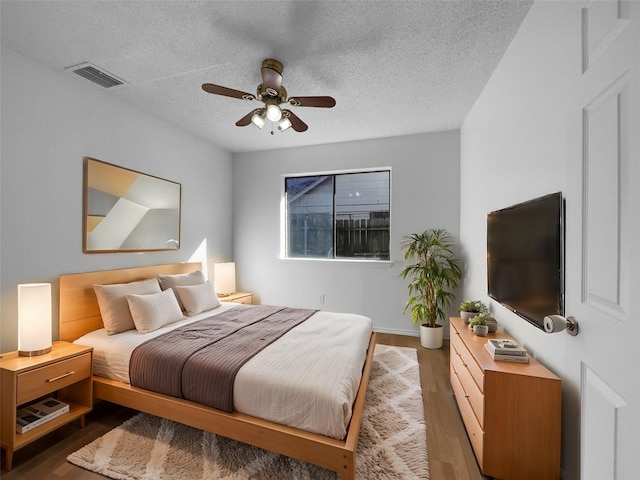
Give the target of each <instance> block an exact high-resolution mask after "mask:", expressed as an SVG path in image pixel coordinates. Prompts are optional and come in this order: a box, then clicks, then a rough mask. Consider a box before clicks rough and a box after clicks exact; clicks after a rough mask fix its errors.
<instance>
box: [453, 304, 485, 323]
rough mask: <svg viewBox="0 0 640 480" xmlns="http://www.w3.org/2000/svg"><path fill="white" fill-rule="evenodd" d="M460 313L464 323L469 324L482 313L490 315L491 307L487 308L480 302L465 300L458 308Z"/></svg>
mask: <svg viewBox="0 0 640 480" xmlns="http://www.w3.org/2000/svg"><path fill="white" fill-rule="evenodd" d="M458 311H459V312H460V318H462V320H464V323H466V324H469V321H470V320H471V319H472V318H473V317H475V316H477V315H480V314H481V313H489V307H487V306H486V305H485V304H484V303H483V302H481V301H480V300H465V301H464V302H462V303H461V304H460V306H459V307H458Z"/></svg>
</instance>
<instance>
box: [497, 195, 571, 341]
mask: <svg viewBox="0 0 640 480" xmlns="http://www.w3.org/2000/svg"><path fill="white" fill-rule="evenodd" d="M563 219H564V202H563V199H562V193H561V192H558V193H552V194H549V195H545V196H543V197H539V198H535V199H533V200H529V201H527V202H523V203H519V204H517V205H512V206H510V207H507V208H503V209H501V210H496V211H494V212H491V213H489V214H488V215H487V277H488V278H487V281H488V290H489V292H488V293H489V296H490V297H491V298H493V299H494V300H496V301H498V302H500V303H501V304H502V305H504V306H505V307H506V308H508V309H509V310H511V311H512V312H513V313H516V314H517V315H519V316H520V317H522V318H524V319H525V320H526V321H528V322H529V323H531V324H532V325H534V326H536V327H538V328H540V329H542V330H544V317H545V316H546V315H552V314H553V315H563V316H564V221H563Z"/></svg>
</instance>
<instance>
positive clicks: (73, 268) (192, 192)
mask: <svg viewBox="0 0 640 480" xmlns="http://www.w3.org/2000/svg"><path fill="white" fill-rule="evenodd" d="M0 58H1V75H2V76H1V91H0V94H1V97H2V113H1V115H2V118H1V122H2V123H1V128H2V131H1V133H2V146H1V162H2V163H1V166H0V173H1V184H0V187H1V215H0V218H1V221H2V229H1V238H0V247H1V258H0V294H1V299H2V307H1V311H2V321H1V331H0V334H1V337H2V338H1V345H0V347H1V351H8V350H11V349H15V348H16V347H17V311H16V302H17V289H16V285H17V284H19V283H30V282H52V283H53V301H54V304H53V306H54V337H56V336H57V323H58V322H57V319H58V315H57V305H58V302H57V293H58V289H57V278H58V276H59V275H60V274H62V273H73V272H81V271H91V270H102V269H110V268H119V267H132V266H138V265H152V264H160V263H173V262H180V261H187V260H189V259H190V258H191V256H192V255H193V254H194V252H196V251H197V250H198V248H199V247H200V246H201V245H202V244H203V242H205V241H206V247H207V252H206V254H205V255H206V257H208V260H209V263H211V262H213V261H220V260H228V259H230V258H231V253H232V250H231V216H230V213H229V212H230V211H231V155H230V154H229V153H228V152H226V151H224V150H222V149H220V148H217V147H216V146H213V145H212V144H210V143H208V142H206V141H204V140H202V139H200V138H198V137H195V136H193V135H191V134H189V133H186V132H184V131H182V130H180V129H179V128H177V127H175V126H172V125H169V124H168V123H165V122H162V121H159V120H157V119H154V118H153V117H150V116H148V115H146V114H143V113H140V112H139V111H137V110H134V109H132V108H130V107H129V106H128V105H126V104H124V103H122V102H120V101H117V100H114V99H113V98H111V97H109V96H108V95H107V94H105V93H103V91H102V90H101V89H100V87H97V86H96V87H94V86H93V85H92V84H89V83H87V82H86V81H85V80H83V79H80V78H79V77H78V78H76V77H75V76H72V75H70V74H66V73H59V72H55V71H53V70H51V69H48V68H46V67H43V66H41V65H39V64H36V63H34V62H32V61H30V60H28V59H27V58H25V57H23V56H21V55H18V54H16V53H15V52H13V51H11V50H8V49H6V48H2V55H1V57H0ZM125 88H126V87H125ZM84 156H91V157H94V158H97V159H99V160H103V161H106V162H110V163H114V164H117V165H121V166H123V167H127V168H131V169H134V170H138V171H141V172H144V173H148V174H151V175H155V176H158V177H161V178H166V179H169V180H173V181H176V182H179V183H181V184H182V232H181V235H182V248H181V250H180V251H176V252H155V253H146V254H91V255H87V254H83V253H82V201H83V200H82V199H83V193H82V182H83V160H82V159H83V157H84ZM202 258H203V257H200V258H198V260H201V259H202ZM211 270H212V269H211ZM210 275H211V272H210Z"/></svg>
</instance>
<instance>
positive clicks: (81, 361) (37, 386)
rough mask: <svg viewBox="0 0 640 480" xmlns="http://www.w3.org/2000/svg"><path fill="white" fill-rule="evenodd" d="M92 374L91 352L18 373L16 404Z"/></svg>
mask: <svg viewBox="0 0 640 480" xmlns="http://www.w3.org/2000/svg"><path fill="white" fill-rule="evenodd" d="M90 375H91V353H85V354H83V355H79V356H77V357H72V358H69V359H67V360H62V361H60V362H56V363H52V364H50V365H46V366H44V367H40V368H36V369H34V370H30V371H28V372H24V373H20V374H18V375H17V386H16V405H22V404H23V403H26V402H29V401H31V400H35V399H36V398H39V397H42V396H44V395H47V394H48V393H51V392H54V391H56V390H59V389H61V388H64V387H67V386H69V385H72V384H74V383H76V382H78V381H80V380H82V379H84V378H88V377H89V376H90Z"/></svg>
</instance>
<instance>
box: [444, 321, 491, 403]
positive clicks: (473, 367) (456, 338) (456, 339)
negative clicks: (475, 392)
mask: <svg viewBox="0 0 640 480" xmlns="http://www.w3.org/2000/svg"><path fill="white" fill-rule="evenodd" d="M451 345H453V347H454V348H455V349H456V351H457V352H458V353H459V354H460V356H461V357H462V362H463V363H464V364H465V365H466V366H467V369H468V370H469V372H470V373H471V376H472V377H473V379H474V380H475V382H476V384H477V385H478V388H479V389H480V391H481V392H484V372H483V371H482V369H481V368H480V366H479V365H478V363H477V362H476V361H475V359H474V358H473V355H471V352H470V351H469V349H467V347H466V345H465V344H464V342H463V341H462V338H460V334H458V333H454V334H453V335H451Z"/></svg>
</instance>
